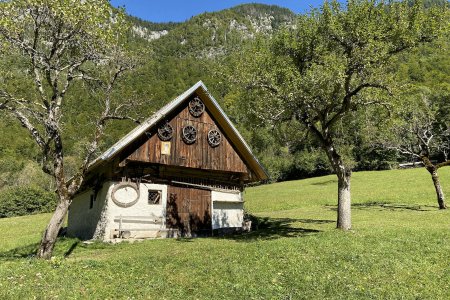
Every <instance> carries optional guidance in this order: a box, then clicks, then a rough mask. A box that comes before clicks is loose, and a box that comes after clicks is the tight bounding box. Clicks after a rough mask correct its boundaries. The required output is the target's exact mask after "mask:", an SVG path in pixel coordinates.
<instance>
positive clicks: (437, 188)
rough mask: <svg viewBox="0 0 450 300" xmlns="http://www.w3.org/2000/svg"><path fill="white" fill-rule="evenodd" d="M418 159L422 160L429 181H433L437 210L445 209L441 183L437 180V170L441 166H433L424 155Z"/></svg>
mask: <svg viewBox="0 0 450 300" xmlns="http://www.w3.org/2000/svg"><path fill="white" fill-rule="evenodd" d="M420 158H421V159H422V162H423V163H424V165H425V168H426V169H427V171H428V172H429V173H430V174H431V179H432V180H433V184H434V189H435V191H436V196H437V201H438V205H439V209H446V208H447V206H446V205H445V195H444V191H443V190H442V187H441V181H440V180H439V175H438V168H439V166H440V165H441V164H440V165H438V166H435V165H433V163H432V162H431V161H430V159H429V158H428V156H426V155H422V156H421V157H420Z"/></svg>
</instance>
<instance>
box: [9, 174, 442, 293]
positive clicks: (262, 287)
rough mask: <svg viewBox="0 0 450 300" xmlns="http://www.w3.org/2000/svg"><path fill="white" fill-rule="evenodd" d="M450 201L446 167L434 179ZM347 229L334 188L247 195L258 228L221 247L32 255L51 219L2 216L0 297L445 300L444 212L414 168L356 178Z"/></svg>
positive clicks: (298, 184) (74, 247)
mask: <svg viewBox="0 0 450 300" xmlns="http://www.w3.org/2000/svg"><path fill="white" fill-rule="evenodd" d="M441 177H442V185H443V186H444V189H445V191H446V193H447V194H448V195H450V168H447V169H445V168H444V169H442V171H441ZM352 192H353V194H352V197H353V199H352V202H353V204H354V205H353V210H352V213H353V230H352V231H350V232H342V231H338V230H336V229H334V228H335V219H336V211H335V207H336V181H335V177H334V176H325V177H318V178H312V179H307V180H301V181H291V182H283V183H277V184H271V185H264V186H259V187H253V188H248V189H247V191H246V192H245V199H246V207H247V209H248V211H249V212H250V213H252V214H254V215H257V216H258V217H259V218H260V222H261V224H260V225H259V229H258V230H257V231H255V232H252V233H250V234H247V235H242V236H233V237H228V238H203V239H190V240H187V239H180V240H174V239H166V240H149V241H144V242H139V243H134V244H129V243H122V244H119V245H109V244H103V243H95V244H92V245H84V244H82V243H78V241H77V240H75V239H62V240H60V242H59V243H58V246H57V249H56V252H55V258H54V259H53V260H52V261H39V260H36V259H35V258H33V257H32V256H31V254H32V253H33V250H34V249H35V247H36V244H37V242H38V241H39V237H40V233H41V232H42V230H43V228H44V227H45V224H46V222H47V221H48V218H49V216H50V215H48V214H45V215H35V216H27V217H19V218H10V219H0V232H1V233H2V236H1V240H0V241H1V242H0V298H2V299H3V298H11V299H20V298H34V297H37V298H60V299H71V298H101V299H104V298H109V299H116V298H119V299H124V298H125V299H126V298H148V299H450V210H447V211H440V210H438V209H437V202H436V199H435V194H434V189H433V186H432V182H431V178H430V177H429V175H428V174H427V172H426V171H425V170H423V169H414V170H396V171H383V172H359V173H354V175H353V179H352Z"/></svg>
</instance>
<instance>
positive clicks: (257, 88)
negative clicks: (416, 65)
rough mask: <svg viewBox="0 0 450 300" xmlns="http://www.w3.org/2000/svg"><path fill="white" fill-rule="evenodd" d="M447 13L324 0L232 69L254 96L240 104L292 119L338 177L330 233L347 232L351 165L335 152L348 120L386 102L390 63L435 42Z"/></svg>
mask: <svg viewBox="0 0 450 300" xmlns="http://www.w3.org/2000/svg"><path fill="white" fill-rule="evenodd" d="M446 14H447V10H446V8H445V7H440V8H438V7H433V8H428V9H425V8H424V7H423V4H422V3H421V2H420V1H414V2H413V3H412V2H411V1H376V0H349V1H347V2H346V5H344V6H343V5H342V4H340V3H339V2H338V1H329V2H328V1H326V2H325V3H324V5H323V6H322V7H321V9H320V10H313V11H312V12H311V13H310V14H308V15H302V16H299V17H298V21H297V23H296V24H295V26H293V27H292V28H287V29H286V30H284V31H283V32H281V33H280V34H278V35H277V36H276V37H275V38H274V39H273V40H271V41H269V42H267V41H260V42H259V44H258V45H257V46H256V49H252V53H251V54H250V55H248V56H247V59H245V58H244V61H243V62H241V64H240V66H238V67H237V68H235V69H234V70H233V72H234V73H235V74H236V73H237V74H240V75H241V76H239V78H240V83H241V84H243V86H244V87H245V89H246V90H247V91H254V92H255V93H254V94H253V95H255V97H250V100H249V101H248V102H247V103H246V105H247V110H248V111H249V112H250V114H252V115H253V116H256V117H257V118H259V119H260V120H263V121H265V122H267V121H268V120H271V121H272V122H282V121H287V122H291V121H292V120H293V119H294V120H296V121H297V122H299V123H301V124H302V125H303V127H304V129H305V130H306V131H307V132H308V133H309V134H311V136H313V137H314V138H315V139H316V140H317V141H318V143H319V145H320V146H321V148H322V149H323V151H325V153H326V155H327V157H328V160H329V162H330V164H331V166H332V168H333V170H334V172H335V173H336V175H337V179H338V216H337V228H340V229H344V230H348V229H350V228H351V199H350V178H351V173H352V168H351V165H349V164H348V163H347V162H346V160H345V158H344V157H343V155H342V153H343V147H342V145H345V133H346V132H348V128H347V125H348V122H349V118H351V117H352V115H354V114H357V113H359V112H361V111H362V110H363V109H364V108H365V107H368V106H371V105H384V106H386V107H388V106H389V105H390V101H391V99H392V91H393V90H394V88H393V87H394V86H395V84H394V83H395V82H394V80H393V79H392V78H393V76H392V74H393V73H394V70H393V68H392V65H391V64H390V63H391V61H392V60H393V59H394V58H395V57H396V56H397V55H398V54H400V53H403V52H406V51H409V50H411V49H413V48H414V47H416V46H417V45H418V44H420V43H424V42H430V41H432V40H434V39H435V38H436V37H437V36H438V35H439V34H440V32H441V31H442V30H443V28H444V27H445V26H447V22H448V19H447V18H446ZM236 77H237V76H235V78H236ZM342 141H344V142H342ZM347 146H348V143H347Z"/></svg>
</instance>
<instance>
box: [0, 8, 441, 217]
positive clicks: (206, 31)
mask: <svg viewBox="0 0 450 300" xmlns="http://www.w3.org/2000/svg"><path fill="white" fill-rule="evenodd" d="M447 5H448V4H447V2H446V1H439V0H429V1H425V5H424V7H423V9H425V10H426V9H429V8H431V7H446V6H447ZM126 18H127V22H128V27H127V34H126V36H125V40H124V45H125V47H126V48H127V51H128V53H129V54H130V56H132V57H133V59H135V61H136V63H135V67H134V69H133V70H131V71H130V72H127V73H125V74H124V76H123V77H122V79H121V80H120V81H119V82H118V85H117V88H116V90H115V92H114V94H113V97H115V99H117V100H120V99H127V100H130V101H132V102H136V103H139V108H138V109H137V110H136V111H138V112H139V116H140V117H141V118H142V119H145V118H148V117H150V116H151V115H152V114H153V113H154V112H155V111H157V110H158V109H159V108H161V107H162V106H163V105H164V104H165V103H167V102H169V101H171V100H172V99H173V98H175V97H176V96H177V95H179V94H180V93H182V92H183V91H185V90H186V89H187V88H189V87H190V86H192V85H193V84H195V83H196V82H197V81H199V80H202V81H203V82H204V83H205V85H206V86H207V87H208V89H209V90H210V92H211V94H212V95H213V96H214V97H215V98H216V99H217V100H218V101H219V103H220V105H221V106H222V108H223V109H224V110H225V112H226V113H227V115H228V116H229V117H230V119H231V120H232V122H233V123H234V124H235V125H236V127H237V129H238V130H239V131H240V132H241V134H242V135H243V136H244V138H245V140H246V141H247V142H248V143H249V144H250V147H251V148H252V150H253V151H254V153H255V155H256V156H257V157H258V158H259V160H260V161H261V162H262V164H263V165H264V166H265V168H266V169H267V170H268V171H269V173H270V175H271V181H287V180H294V179H301V178H308V177H314V176H320V175H327V174H331V173H332V172H333V168H332V166H331V165H330V163H329V160H328V159H327V156H326V154H325V153H324V152H323V151H321V149H320V145H319V143H318V141H317V139H316V138H315V137H314V136H312V135H311V134H308V132H307V131H305V130H304V128H303V127H302V125H301V124H299V123H298V122H297V121H296V120H291V121H289V122H269V121H265V122H264V121H261V120H260V118H258V117H257V116H255V114H254V112H253V111H252V110H251V109H249V104H251V103H252V99H255V97H256V98H257V97H260V99H264V97H266V95H263V94H258V93H257V92H256V93H255V92H253V91H250V90H249V89H248V88H246V87H245V86H243V85H242V84H241V83H242V82H240V81H239V80H236V78H240V77H241V76H242V74H240V73H239V72H241V71H240V70H241V69H242V68H236V65H237V64H240V63H242V62H244V63H245V62H246V61H250V60H253V55H254V53H255V49H264V48H265V47H267V44H268V43H270V42H271V41H273V40H274V39H277V38H278V37H279V35H280V33H281V32H284V31H286V30H290V29H292V28H296V26H297V25H296V24H297V22H298V20H297V18H298V16H296V15H295V14H294V13H293V12H291V11H290V10H288V9H285V8H281V7H277V6H268V5H262V4H246V5H240V6H236V7H234V8H231V9H227V10H223V11H219V12H214V13H204V14H201V15H198V16H195V17H192V18H191V19H189V20H188V21H186V22H183V23H151V22H147V21H144V20H140V19H137V18H135V17H132V16H127V17H126ZM447 21H448V19H447ZM449 46H450V34H449V31H448V26H447V30H445V32H444V34H443V35H442V36H440V37H439V38H438V39H434V40H433V41H431V42H427V43H423V44H421V45H420V46H418V47H417V48H415V49H414V50H413V51H408V52H405V53H402V54H400V55H398V56H396V57H395V59H394V60H392V61H391V62H390V64H389V66H388V68H389V69H390V70H391V72H390V73H392V74H390V75H389V76H391V80H392V82H393V83H395V84H394V85H393V90H391V91H390V95H389V96H390V97H392V99H394V100H393V101H391V102H390V103H389V105H385V106H383V105H380V106H369V107H368V108H367V109H366V110H364V112H363V113H356V112H355V113H352V112H350V113H349V114H348V115H347V116H345V118H343V119H342V120H340V122H342V124H345V126H339V125H338V130H337V134H336V137H335V139H336V141H337V145H338V148H339V150H340V152H341V153H342V154H343V157H344V160H345V162H346V165H348V166H351V169H352V170H353V171H360V170H386V169H396V168H400V167H401V166H404V165H408V166H409V165H414V164H419V165H420V164H423V160H422V159H421V155H423V153H424V151H425V150H426V154H427V158H428V159H429V163H430V164H431V165H432V166H436V165H438V164H439V163H442V162H445V161H447V160H448V159H450V117H449V116H450V56H449V54H448V53H449ZM5 50H7V49H2V50H0V54H1V55H0V71H1V73H0V74H1V75H0V85H1V86H3V87H5V86H6V89H11V88H13V89H16V90H20V91H23V92H24V93H25V94H26V93H27V90H28V89H29V88H30V86H29V82H27V81H24V80H19V79H20V78H22V77H23V76H22V75H23V74H22V75H21V74H19V73H20V72H27V65H26V61H25V60H24V59H23V58H22V57H21V56H20V55H19V54H15V53H12V52H8V51H5ZM96 96H98V95H96V94H95V92H90V91H89V89H88V88H86V87H85V86H83V84H82V83H80V84H76V85H74V86H73V88H72V90H71V92H70V93H68V94H67V95H66V98H67V100H66V102H65V104H64V105H65V107H64V109H65V111H66V114H65V119H64V121H63V126H64V136H63V143H64V145H65V153H64V156H65V158H64V160H65V161H64V163H65V165H66V167H67V168H68V169H67V171H66V176H67V178H70V177H71V176H73V175H74V174H75V172H76V168H77V166H78V165H79V164H80V156H79V155H77V154H78V153H80V152H82V151H83V150H84V149H85V148H86V146H87V145H88V142H89V140H90V137H91V136H92V134H93V129H94V127H93V126H92V120H93V116H94V115H95V114H96V113H98V110H99V108H98V107H96V106H93V105H92V99H95V98H96ZM380 97H383V96H380ZM260 103H261V105H262V106H264V105H265V104H264V103H265V102H264V101H261V102H260ZM266 113H267V114H269V115H270V114H272V115H276V114H277V113H276V111H275V110H273V108H272V107H271V106H270V105H269V104H268V103H267V107H266ZM134 126H136V124H135V123H134V122H132V121H126V122H115V123H111V124H110V125H108V126H107V128H106V133H107V134H106V137H105V138H104V139H103V140H102V144H101V145H100V147H99V150H98V152H96V155H97V154H99V153H100V152H101V151H102V150H105V149H106V148H107V147H109V146H111V145H112V144H113V143H114V142H116V141H117V140H118V139H119V138H120V137H122V136H123V135H124V134H126V133H127V132H128V131H129V130H131V129H132V128H134ZM0 132H1V134H0V217H7V216H11V209H8V210H6V209H4V207H9V208H11V207H15V209H14V210H15V211H17V214H26V213H30V212H36V207H38V209H40V210H44V211H51V210H53V208H52V205H55V204H54V203H56V202H55V201H56V199H55V197H54V196H53V194H54V190H55V182H54V180H53V179H52V178H51V177H50V176H48V175H46V174H44V173H43V172H42V170H41V166H40V163H41V161H42V159H43V157H42V154H41V152H40V151H39V149H38V148H37V146H36V145H35V143H34V142H33V140H32V138H31V137H30V136H29V133H28V132H27V131H26V130H24V129H23V128H22V127H21V126H20V124H19V123H18V122H16V121H15V120H14V119H13V118H12V117H11V116H9V115H7V114H5V113H0ZM418 139H419V140H422V141H424V140H426V141H425V142H423V143H422V144H421V143H420V142H419V143H417V140H418ZM424 145H425V146H426V147H425V146H424ZM425 148H426V149H425ZM428 167H429V166H427V168H428ZM430 184H431V179H430ZM443 184H447V183H443ZM18 199H20V200H23V199H29V200H27V201H16V200H18ZM36 199H41V200H36ZM51 199H54V202H52V200H51ZM33 201H34V202H37V201H44V202H45V203H47V205H41V204H39V203H33ZM48 203H50V204H48Z"/></svg>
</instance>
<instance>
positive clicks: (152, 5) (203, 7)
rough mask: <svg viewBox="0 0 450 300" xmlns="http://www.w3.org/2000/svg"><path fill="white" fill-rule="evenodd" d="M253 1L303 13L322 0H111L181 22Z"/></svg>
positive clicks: (131, 10) (136, 12) (134, 11)
mask: <svg viewBox="0 0 450 300" xmlns="http://www.w3.org/2000/svg"><path fill="white" fill-rule="evenodd" d="M255 2H256V3H264V4H275V5H278V6H282V7H287V8H289V9H291V10H292V11H294V12H295V13H303V12H306V11H308V10H309V8H310V7H311V6H313V7H318V6H320V4H322V2H323V0H273V1H270V0H261V1H242V0H241V1H239V0H111V4H112V5H114V6H125V10H126V11H127V13H128V14H130V15H132V16H135V17H139V18H141V19H144V20H147V21H152V22H169V21H173V22H181V21H185V20H187V19H189V18H191V17H192V16H195V15H198V14H201V13H204V12H212V11H218V10H222V9H226V8H230V7H233V6H236V5H239V4H243V3H255Z"/></svg>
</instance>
